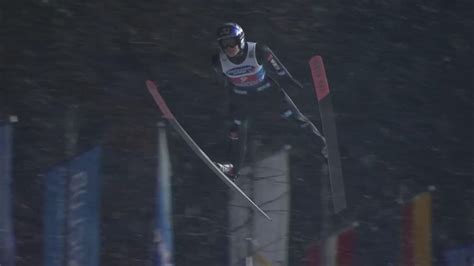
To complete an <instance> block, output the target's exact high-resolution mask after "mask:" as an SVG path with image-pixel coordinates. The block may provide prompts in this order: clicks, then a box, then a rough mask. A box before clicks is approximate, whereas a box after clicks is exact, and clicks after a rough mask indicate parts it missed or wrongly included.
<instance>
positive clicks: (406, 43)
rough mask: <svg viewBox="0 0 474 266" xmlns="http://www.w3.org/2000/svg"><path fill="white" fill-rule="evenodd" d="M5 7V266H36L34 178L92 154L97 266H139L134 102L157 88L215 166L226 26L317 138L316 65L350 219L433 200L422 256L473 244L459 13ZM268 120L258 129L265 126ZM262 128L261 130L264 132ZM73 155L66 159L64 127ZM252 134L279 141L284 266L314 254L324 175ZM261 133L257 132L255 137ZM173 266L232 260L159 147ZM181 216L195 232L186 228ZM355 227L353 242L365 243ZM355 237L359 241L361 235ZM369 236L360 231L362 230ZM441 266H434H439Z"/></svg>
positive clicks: (151, 111) (388, 7)
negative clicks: (424, 196)
mask: <svg viewBox="0 0 474 266" xmlns="http://www.w3.org/2000/svg"><path fill="white" fill-rule="evenodd" d="M206 3H207V4H206V5H203V4H196V3H195V1H181V2H180V4H177V3H176V2H175V1H170V0H164V1H135V2H133V1H125V0H117V1H108V0H106V1H100V2H96V1H89V2H87V1H72V0H62V1H59V0H45V1H39V0H38V1H32V0H24V1H9V2H8V3H7V2H6V1H5V3H2V8H1V9H0V10H1V13H0V21H1V24H2V26H1V28H0V31H1V34H0V38H1V42H0V58H1V62H2V65H1V70H2V76H1V78H2V82H1V83H0V84H1V85H0V105H1V107H0V115H2V116H3V117H5V116H6V115H9V114H14V115H17V116H18V117H19V122H18V123H17V124H15V135H14V139H15V142H14V144H15V146H14V153H15V157H14V169H13V171H14V172H13V175H14V184H13V191H14V223H15V232H16V235H17V253H18V254H17V256H18V264H17V265H39V263H40V261H41V248H42V244H41V243H42V220H41V218H42V216H41V211H42V205H41V202H42V190H41V189H42V179H41V177H42V174H43V173H44V172H45V171H47V169H48V168H50V167H51V166H53V165H55V164H57V163H59V162H60V161H63V160H65V159H67V158H69V157H70V154H73V153H78V152H80V151H84V150H87V149H89V148H90V147H93V146H94V145H96V144H102V145H103V147H104V150H105V153H104V165H103V167H102V172H103V175H104V176H103V191H102V195H103V197H102V214H101V216H102V220H101V246H102V250H101V262H102V265H148V264H146V263H147V261H149V258H150V243H151V238H152V235H151V234H150V232H151V230H152V222H153V197H154V194H153V193H154V191H153V188H154V179H153V174H154V171H155V158H154V156H155V148H156V140H155V134H156V127H155V123H156V121H157V120H158V119H159V117H160V114H159V112H158V110H157V109H156V107H155V106H154V104H153V102H152V99H151V97H150V96H149V95H148V94H147V91H146V89H145V88H144V85H143V84H144V80H145V79H149V78H151V79H154V80H156V81H157V82H158V84H160V87H161V89H162V90H163V94H164V96H165V97H166V99H167V101H168V102H169V105H170V106H171V108H172V109H173V110H174V112H175V115H176V116H177V117H178V119H179V120H180V122H181V124H182V125H183V126H184V127H185V128H186V129H187V130H188V131H189V133H190V134H191V135H192V136H193V137H194V138H195V140H196V141H197V142H198V143H200V144H201V146H202V147H203V148H204V149H206V150H207V151H209V153H210V154H212V155H213V156H216V157H217V158H218V156H219V154H220V151H221V147H222V143H223V139H224V132H225V123H224V119H225V115H224V114H223V112H222V110H223V109H224V105H225V101H224V100H223V98H224V95H225V93H224V92H223V90H222V88H220V87H219V86H218V85H217V84H216V82H215V79H214V77H213V73H212V70H211V67H210V56H211V54H212V53H213V51H214V50H215V48H216V46H215V43H214V31H215V28H216V27H217V26H218V25H220V24H221V23H222V22H226V21H235V22H237V23H239V24H241V25H242V26H243V28H244V30H246V34H247V37H248V39H249V40H252V41H257V42H264V43H266V44H268V45H269V46H270V47H271V48H272V49H273V50H274V51H275V52H276V54H277V55H278V56H279V57H280V59H281V60H282V61H283V63H284V64H285V65H286V66H287V68H288V69H289V70H290V71H291V72H292V73H293V75H294V76H295V77H296V78H297V79H299V80H300V81H301V82H302V83H303V84H304V85H305V87H306V89H305V90H290V91H289V92H290V95H291V96H292V97H293V98H294V100H295V102H296V103H297V104H298V105H299V106H300V108H301V110H302V111H303V112H304V113H306V114H308V117H310V119H311V120H313V121H314V122H315V123H316V124H317V125H320V119H319V115H318V106H317V104H316V101H315V100H313V99H314V95H313V90H312V89H311V77H310V73H309V67H308V63H307V62H308V60H309V58H310V57H311V56H313V55H315V54H319V55H321V56H323V58H324V61H325V65H326V71H327V74H328V79H329V83H330V86H331V90H332V95H333V99H332V100H333V103H334V109H335V112H336V120H337V126H338V133H339V135H338V138H339V142H340V145H341V153H342V156H343V157H342V163H343V170H344V174H345V177H346V191H347V196H348V209H347V210H346V211H345V212H343V213H342V214H341V215H339V216H337V217H333V218H334V219H335V221H336V224H344V223H345V222H349V221H351V220H353V219H357V220H359V221H361V222H362V225H363V226H362V227H363V228H365V227H367V228H377V227H379V228H383V225H387V224H390V223H391V222H393V221H394V220H396V219H397V218H396V217H395V216H396V214H393V213H396V211H393V210H394V209H396V208H397V205H396V202H395V201H396V199H397V198H398V197H399V196H400V193H401V192H403V193H405V194H406V195H410V196H411V195H414V194H416V193H418V192H421V191H424V190H426V188H427V187H428V186H429V185H434V186H435V187H436V188H437V190H436V192H435V193H434V210H433V214H434V217H433V221H434V232H433V243H434V255H435V256H436V258H437V259H439V258H440V254H441V251H442V250H444V249H445V248H449V247H454V246H459V245H462V244H466V243H469V242H470V243H472V242H473V241H474V213H473V208H472V205H474V184H473V183H474V181H473V180H474V179H473V177H474V171H473V165H474V157H473V149H474V148H473V147H474V143H473V129H472V127H473V121H474V120H473V111H474V109H473V95H472V91H473V84H474V80H473V73H474V71H473V70H474V67H473V60H474V57H473V44H474V43H473V39H472V33H473V31H474V19H473V16H472V14H473V11H474V8H473V6H472V3H471V1H468V0H465V1H462V0H457V1H454V0H452V1H441V0H438V1H422V0H413V1H409V0H382V1H371V0H364V1H343V0H337V1H328V0H323V1H319V2H315V1H307V0H306V1H303V0H293V1H289V2H275V1H261V2H258V3H254V2H253V1H248V0H240V1H236V0H235V1H222V0H210V1H207V2H206ZM265 117H266V116H264V117H261V118H259V119H260V120H261V121H260V122H261V123H262V124H263V125H265V123H268V119H264V118H265ZM267 118H268V117H267ZM68 120H69V121H71V120H72V121H74V122H75V124H76V128H75V130H73V131H74V132H75V133H77V134H78V140H77V144H76V145H74V146H73V147H72V148H69V149H68V148H67V141H66V137H65V135H66V132H68V130H69V129H68V127H67V124H68V123H66V121H68ZM270 124H271V125H269V127H270V128H271V129H272V130H274V131H271V132H275V133H274V134H272V133H269V132H263V134H261V135H265V136H266V137H265V138H264V139H263V141H264V143H267V144H268V146H267V148H266V149H272V148H275V147H277V145H280V144H282V142H283V140H282V139H284V141H291V143H292V145H293V146H294V150H293V154H292V171H293V173H294V174H295V175H297V176H298V177H300V178H297V179H296V178H295V179H294V181H292V191H293V198H292V209H293V213H292V215H291V219H292V220H291V235H290V251H289V254H290V262H291V265H302V262H301V258H302V257H303V254H304V248H305V247H307V246H308V245H309V243H310V242H311V241H312V240H314V239H317V238H318V232H319V223H318V217H319V216H318V215H319V214H318V213H319V211H318V208H319V206H320V204H319V203H318V202H317V201H318V200H319V195H317V193H318V192H319V187H318V185H319V184H318V183H317V182H315V181H314V173H315V171H317V170H318V169H319V168H320V167H321V166H320V165H318V164H316V165H314V162H313V161H312V160H311V159H308V158H311V155H310V154H311V152H312V151H308V150H305V149H304V148H305V146H304V143H302V142H301V140H299V139H298V138H297V137H294V136H293V135H294V133H295V132H292V131H291V130H290V129H285V125H284V124H280V123H278V122H276V123H274V121H273V120H271V123H270ZM262 128H265V127H262ZM170 137H171V141H170V142H171V143H170V146H171V149H172V160H173V163H174V168H175V177H174V179H173V193H174V202H173V204H174V211H175V215H174V217H173V221H174V223H175V229H176V230H177V233H176V252H177V265H222V264H224V263H225V261H226V255H227V251H226V249H225V248H224V247H225V245H226V241H227V232H226V219H227V212H226V210H225V206H226V203H225V200H226V199H227V197H228V196H227V194H226V188H225V187H224V185H223V184H222V183H221V181H220V180H218V179H217V178H209V176H210V175H209V171H208V170H207V169H206V168H205V166H203V165H202V164H201V163H200V162H199V161H198V159H197V158H195V157H194V156H193V155H192V154H191V153H190V151H189V150H188V148H187V147H186V146H185V144H184V143H183V142H182V141H181V140H180V139H179V138H178V137H177V136H176V135H175V134H174V133H171V134H170ZM187 210H188V211H189V210H193V211H194V212H195V213H197V216H196V217H191V216H189V215H186V211H187ZM364 226H365V227H364ZM363 228H362V229H361V230H363ZM369 231H370V230H369ZM366 236H367V237H366V238H365V239H364V241H363V246H362V244H361V248H362V249H363V251H361V254H363V255H365V256H366V257H372V258H373V259H372V260H370V261H369V260H367V261H365V263H366V264H365V265H384V264H383V263H386V262H387V261H388V260H384V258H382V257H383V256H384V255H381V254H384V253H383V252H382V251H381V250H385V249H389V248H390V243H388V242H384V241H381V240H380V235H378V234H377V232H373V231H371V232H367V234H366ZM435 265H441V264H440V262H439V261H438V262H435Z"/></svg>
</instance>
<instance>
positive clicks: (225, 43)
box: [219, 38, 240, 49]
mask: <svg viewBox="0 0 474 266" xmlns="http://www.w3.org/2000/svg"><path fill="white" fill-rule="evenodd" d="M239 44H240V41H239V39H237V38H226V39H222V40H219V45H220V46H221V47H222V48H224V49H225V48H228V47H234V46H236V45H239Z"/></svg>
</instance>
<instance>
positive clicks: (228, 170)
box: [215, 163, 237, 182]
mask: <svg viewBox="0 0 474 266" xmlns="http://www.w3.org/2000/svg"><path fill="white" fill-rule="evenodd" d="M215 164H216V166H217V168H219V169H220V170H221V171H222V172H223V173H224V174H225V175H226V176H227V177H228V178H229V179H230V180H232V182H235V180H236V179H237V174H236V173H235V171H234V165H233V164H231V163H215Z"/></svg>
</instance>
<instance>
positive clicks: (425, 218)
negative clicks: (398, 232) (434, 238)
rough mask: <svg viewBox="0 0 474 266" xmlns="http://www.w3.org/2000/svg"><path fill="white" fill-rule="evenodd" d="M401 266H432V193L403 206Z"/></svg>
mask: <svg viewBox="0 0 474 266" xmlns="http://www.w3.org/2000/svg"><path fill="white" fill-rule="evenodd" d="M401 226H402V236H401V242H402V243H401V250H400V251H401V252H400V253H401V256H400V264H401V266H431V265H432V258H431V193H430V192H425V193H422V194H420V195H418V196H416V197H415V198H414V199H413V200H412V201H410V202H407V203H405V204H403V206H402V225H401Z"/></svg>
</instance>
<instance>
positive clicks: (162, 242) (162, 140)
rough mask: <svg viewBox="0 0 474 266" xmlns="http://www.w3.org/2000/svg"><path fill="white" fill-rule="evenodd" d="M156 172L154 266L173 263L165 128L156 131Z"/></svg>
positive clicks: (168, 265) (168, 165)
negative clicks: (157, 159)
mask: <svg viewBox="0 0 474 266" xmlns="http://www.w3.org/2000/svg"><path fill="white" fill-rule="evenodd" d="M158 133H159V135H158V158H159V162H158V174H157V179H156V182H157V191H156V193H157V195H156V217H157V219H156V227H155V244H156V266H172V265H173V224H172V220H171V214H172V206H171V182H170V177H171V164H170V159H169V152H168V144H167V139H166V129H165V128H164V126H160V127H159V131H158Z"/></svg>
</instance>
